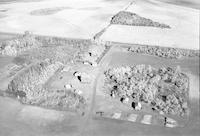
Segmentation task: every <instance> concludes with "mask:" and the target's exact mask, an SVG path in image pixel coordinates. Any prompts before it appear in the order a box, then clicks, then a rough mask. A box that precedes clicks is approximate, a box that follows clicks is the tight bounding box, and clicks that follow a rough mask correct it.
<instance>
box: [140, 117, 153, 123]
mask: <svg viewBox="0 0 200 136" xmlns="http://www.w3.org/2000/svg"><path fill="white" fill-rule="evenodd" d="M151 120H152V115H144V117H143V119H142V120H141V123H142V124H147V125H149V124H151Z"/></svg>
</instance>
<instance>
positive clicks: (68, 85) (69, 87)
mask: <svg viewBox="0 0 200 136" xmlns="http://www.w3.org/2000/svg"><path fill="white" fill-rule="evenodd" d="M64 88H65V89H72V85H71V84H66V85H64Z"/></svg>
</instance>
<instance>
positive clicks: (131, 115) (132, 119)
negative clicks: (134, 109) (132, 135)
mask: <svg viewBox="0 0 200 136" xmlns="http://www.w3.org/2000/svg"><path fill="white" fill-rule="evenodd" d="M137 117H138V115H137V114H130V115H129V116H128V119H127V120H128V121H131V122H136V120H137Z"/></svg>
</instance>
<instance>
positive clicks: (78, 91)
mask: <svg viewBox="0 0 200 136" xmlns="http://www.w3.org/2000/svg"><path fill="white" fill-rule="evenodd" d="M74 92H75V93H77V94H79V95H81V94H82V93H83V92H82V91H81V90H78V89H75V90H74Z"/></svg>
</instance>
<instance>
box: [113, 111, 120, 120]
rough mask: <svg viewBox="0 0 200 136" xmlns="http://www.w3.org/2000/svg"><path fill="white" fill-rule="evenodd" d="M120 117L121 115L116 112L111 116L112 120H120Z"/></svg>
mask: <svg viewBox="0 0 200 136" xmlns="http://www.w3.org/2000/svg"><path fill="white" fill-rule="evenodd" d="M121 115H122V113H121V112H116V113H114V114H113V115H112V118H113V119H120V117H121Z"/></svg>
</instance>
